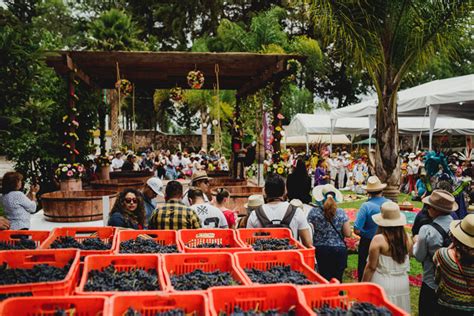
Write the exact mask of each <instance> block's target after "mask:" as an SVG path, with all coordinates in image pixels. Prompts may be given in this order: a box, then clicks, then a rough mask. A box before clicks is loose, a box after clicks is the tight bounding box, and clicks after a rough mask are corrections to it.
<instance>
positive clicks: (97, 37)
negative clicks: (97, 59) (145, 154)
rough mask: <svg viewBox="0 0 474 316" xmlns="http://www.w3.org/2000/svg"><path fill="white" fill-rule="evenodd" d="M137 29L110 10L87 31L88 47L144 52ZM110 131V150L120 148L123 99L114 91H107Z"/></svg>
mask: <svg viewBox="0 0 474 316" xmlns="http://www.w3.org/2000/svg"><path fill="white" fill-rule="evenodd" d="M139 34H140V31H139V29H138V28H137V26H136V25H135V23H133V22H132V18H131V17H130V16H128V15H127V14H126V13H125V12H123V11H120V10H117V9H111V10H109V11H106V12H104V13H103V14H102V15H101V16H100V17H98V18H97V19H96V20H94V21H92V22H91V23H90V25H89V29H88V35H89V36H88V37H87V38H88V47H89V48H91V49H95V50H104V51H115V50H124V51H129V50H145V48H146V46H145V45H144V43H143V42H141V41H140V40H138V35H139ZM108 99H109V103H110V105H111V108H110V129H111V130H112V148H113V149H114V150H116V149H119V147H120V138H119V133H120V127H119V121H118V120H119V114H120V108H121V105H119V104H118V102H119V99H120V102H121V103H122V101H123V100H124V98H118V96H117V92H116V91H115V90H113V91H109V98H108Z"/></svg>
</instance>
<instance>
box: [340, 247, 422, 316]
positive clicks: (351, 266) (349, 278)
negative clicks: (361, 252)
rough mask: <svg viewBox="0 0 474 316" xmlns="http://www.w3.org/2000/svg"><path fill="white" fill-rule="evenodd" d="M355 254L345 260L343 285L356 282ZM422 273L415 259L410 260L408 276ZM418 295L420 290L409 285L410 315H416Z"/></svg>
mask: <svg viewBox="0 0 474 316" xmlns="http://www.w3.org/2000/svg"><path fill="white" fill-rule="evenodd" d="M357 258H358V256H357V254H352V255H349V258H348V259H347V268H346V271H345V272H344V276H343V282H344V283H353V282H357V279H355V278H354V276H353V271H354V270H357ZM422 272H423V268H422V266H421V263H419V262H418V261H416V260H415V259H413V258H411V259H410V272H409V275H412V276H416V275H419V274H421V273H422ZM419 295H420V288H419V287H417V286H411V285H410V301H411V315H413V316H416V315H418V297H419Z"/></svg>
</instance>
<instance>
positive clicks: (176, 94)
mask: <svg viewBox="0 0 474 316" xmlns="http://www.w3.org/2000/svg"><path fill="white" fill-rule="evenodd" d="M183 99H184V94H183V89H181V88H180V87H175V88H172V89H171V90H170V101H171V102H173V103H181V102H182V101H183Z"/></svg>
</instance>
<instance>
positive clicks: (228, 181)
mask: <svg viewBox="0 0 474 316" xmlns="http://www.w3.org/2000/svg"><path fill="white" fill-rule="evenodd" d="M209 184H210V185H211V187H227V186H246V185H247V180H240V179H239V180H237V179H234V178H229V177H222V178H211V179H209Z"/></svg>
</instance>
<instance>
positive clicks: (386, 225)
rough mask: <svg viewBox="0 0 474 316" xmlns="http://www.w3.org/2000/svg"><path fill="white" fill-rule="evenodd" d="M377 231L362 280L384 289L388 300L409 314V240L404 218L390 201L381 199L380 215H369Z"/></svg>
mask: <svg viewBox="0 0 474 316" xmlns="http://www.w3.org/2000/svg"><path fill="white" fill-rule="evenodd" d="M372 219H373V220H374V222H375V223H376V224H377V225H379V227H378V230H377V233H376V235H375V236H374V238H373V239H372V242H371V243H370V247H369V258H368V259H367V264H366V266H365V270H364V276H363V277H362V282H373V283H376V284H378V285H380V286H381V287H383V289H384V290H385V293H386V294H387V296H388V298H389V300H390V301H391V302H392V303H393V304H395V305H397V306H398V307H400V308H402V309H403V310H405V311H406V312H408V313H410V310H411V309H410V285H409V282H408V271H409V270H410V260H409V256H408V254H409V253H410V250H411V247H412V242H411V240H410V238H408V235H407V233H406V232H405V228H404V225H406V223H407V220H406V217H405V215H403V214H401V213H400V207H399V206H398V204H397V203H394V202H391V201H390V202H385V203H383V204H382V206H381V208H380V214H375V215H372Z"/></svg>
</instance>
